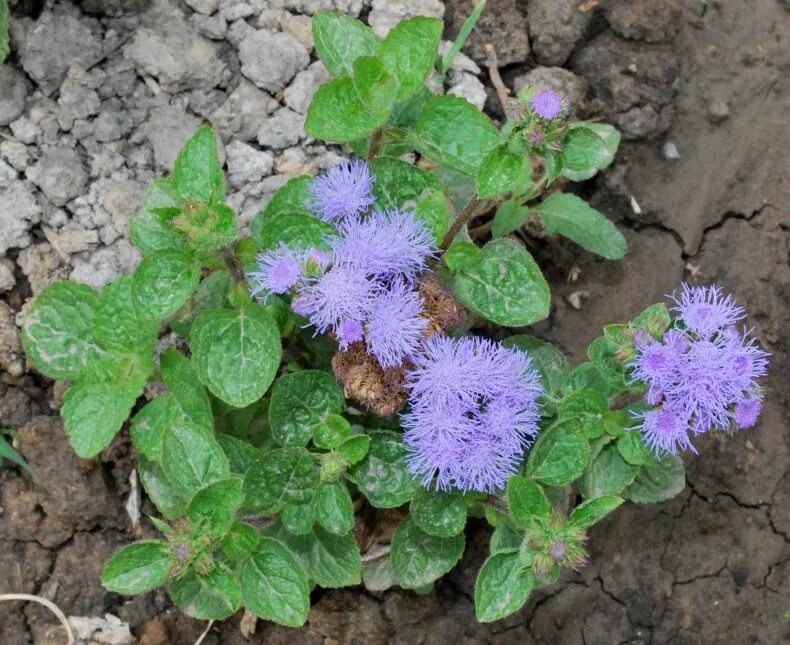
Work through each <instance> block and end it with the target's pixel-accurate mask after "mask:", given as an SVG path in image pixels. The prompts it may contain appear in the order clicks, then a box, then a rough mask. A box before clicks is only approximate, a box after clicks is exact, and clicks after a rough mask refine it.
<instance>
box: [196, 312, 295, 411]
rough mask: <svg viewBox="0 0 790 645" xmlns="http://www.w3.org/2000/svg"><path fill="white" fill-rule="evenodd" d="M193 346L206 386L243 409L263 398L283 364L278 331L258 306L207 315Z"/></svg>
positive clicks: (199, 319) (201, 318) (199, 322)
mask: <svg viewBox="0 0 790 645" xmlns="http://www.w3.org/2000/svg"><path fill="white" fill-rule="evenodd" d="M190 340H191V343H190V344H191V347H192V364H193V365H194V367H195V371H196V372H197V374H198V377H199V378H200V380H201V381H202V382H203V384H204V385H206V387H208V389H209V390H210V391H211V393H212V394H214V395H215V396H217V397H219V398H220V399H222V400H223V401H225V402H226V403H229V404H230V405H233V406H235V407H237V408H241V407H244V406H247V405H249V404H250V403H253V402H254V401H257V400H258V399H259V398H261V397H262V396H263V394H264V393H265V392H266V390H268V389H269V386H270V385H271V383H272V381H273V380H274V376H275V374H276V373H277V369H278V368H279V366H280V359H281V358H282V347H281V345H280V334H279V332H278V330H277V325H276V324H275V322H274V321H273V320H272V319H271V317H270V316H269V315H268V314H267V313H266V312H265V311H263V309H261V308H260V307H258V306H257V305H251V306H247V307H241V308H240V309H211V310H209V311H204V312H203V313H202V314H200V315H199V316H198V317H197V318H196V319H195V322H194V324H193V325H192V333H191V336H190Z"/></svg>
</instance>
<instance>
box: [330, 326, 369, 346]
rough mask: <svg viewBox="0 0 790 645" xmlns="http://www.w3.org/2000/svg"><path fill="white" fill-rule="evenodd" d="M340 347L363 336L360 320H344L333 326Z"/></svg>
mask: <svg viewBox="0 0 790 645" xmlns="http://www.w3.org/2000/svg"><path fill="white" fill-rule="evenodd" d="M335 334H336V335H337V340H338V343H339V344H340V349H346V348H347V347H348V346H349V345H350V344H351V343H357V342H359V341H361V340H362V339H363V338H364V330H363V328H362V321H361V320H354V319H350V320H344V321H343V322H341V323H340V324H339V325H338V326H337V327H336V328H335Z"/></svg>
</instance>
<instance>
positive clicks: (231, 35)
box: [225, 20, 255, 49]
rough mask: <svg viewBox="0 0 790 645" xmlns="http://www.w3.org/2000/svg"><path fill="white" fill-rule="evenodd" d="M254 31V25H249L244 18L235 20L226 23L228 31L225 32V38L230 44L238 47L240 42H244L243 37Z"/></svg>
mask: <svg viewBox="0 0 790 645" xmlns="http://www.w3.org/2000/svg"><path fill="white" fill-rule="evenodd" d="M254 33H255V27H253V26H252V25H250V23H248V22H247V21H246V20H236V21H235V22H232V23H231V24H230V25H228V32H227V34H225V38H226V39H227V40H228V42H229V43H230V44H231V45H233V46H234V47H235V48H236V49H238V48H239V47H241V43H243V42H244V39H245V38H247V37H248V36H251V35H252V34H254Z"/></svg>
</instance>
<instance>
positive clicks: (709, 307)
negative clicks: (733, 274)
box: [672, 284, 746, 337]
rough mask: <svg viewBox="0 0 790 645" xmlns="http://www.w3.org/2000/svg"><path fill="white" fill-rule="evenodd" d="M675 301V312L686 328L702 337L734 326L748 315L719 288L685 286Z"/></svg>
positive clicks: (714, 286) (713, 286) (673, 309)
mask: <svg viewBox="0 0 790 645" xmlns="http://www.w3.org/2000/svg"><path fill="white" fill-rule="evenodd" d="M672 299H673V300H674V301H675V303H676V304H677V306H676V307H673V308H672V311H675V312H677V314H678V318H680V320H681V321H682V322H683V324H684V325H685V326H686V328H687V329H689V330H691V331H693V332H695V333H697V334H698V335H699V336H702V337H707V336H710V335H711V334H714V333H716V332H717V331H720V330H721V329H723V328H724V327H729V326H730V325H734V324H735V323H736V322H738V321H739V320H741V319H742V318H744V317H745V316H746V312H745V311H744V310H743V308H742V307H738V306H737V305H736V304H735V302H734V301H733V299H732V296H730V295H723V294H722V293H721V289H720V288H719V287H717V286H716V285H712V286H710V287H707V288H706V287H689V286H688V285H687V284H683V285H682V291H681V293H680V298H679V299H676V298H675V297H674V295H673V297H672Z"/></svg>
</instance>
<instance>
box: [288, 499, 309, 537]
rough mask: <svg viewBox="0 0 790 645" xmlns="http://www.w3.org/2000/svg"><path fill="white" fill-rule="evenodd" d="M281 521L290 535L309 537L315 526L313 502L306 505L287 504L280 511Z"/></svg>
mask: <svg viewBox="0 0 790 645" xmlns="http://www.w3.org/2000/svg"><path fill="white" fill-rule="evenodd" d="M280 521H281V522H282V523H283V526H284V527H285V528H286V529H287V530H288V532H289V533H293V534H294V535H307V534H308V533H310V531H312V530H313V525H314V524H315V506H314V505H313V501H312V500H310V501H309V502H305V503H304V504H286V505H285V506H283V510H282V511H280Z"/></svg>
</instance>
